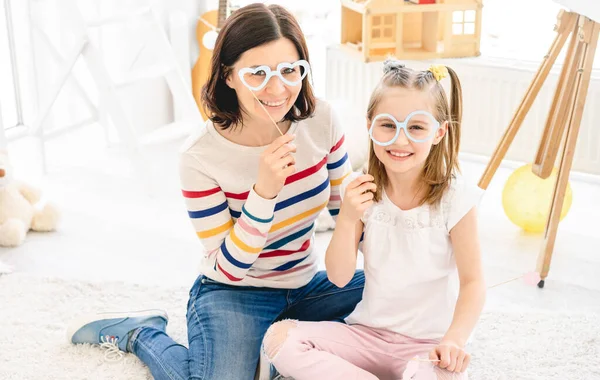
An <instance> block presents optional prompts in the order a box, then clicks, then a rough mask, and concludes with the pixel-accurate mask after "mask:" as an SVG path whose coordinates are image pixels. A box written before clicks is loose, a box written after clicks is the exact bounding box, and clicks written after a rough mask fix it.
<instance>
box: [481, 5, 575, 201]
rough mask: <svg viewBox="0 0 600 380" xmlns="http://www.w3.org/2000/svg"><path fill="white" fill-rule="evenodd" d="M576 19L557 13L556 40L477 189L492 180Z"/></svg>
mask: <svg viewBox="0 0 600 380" xmlns="http://www.w3.org/2000/svg"><path fill="white" fill-rule="evenodd" d="M576 17H577V16H576V14H575V13H572V12H564V10H562V9H561V11H560V12H559V14H558V22H557V27H556V30H557V32H558V33H557V35H556V38H555V39H554V42H553V43H552V47H551V48H550V51H549V53H548V54H547V55H546V56H545V57H544V61H543V62H542V65H541V66H540V68H539V69H538V71H537V72H536V74H535V77H534V79H533V81H532V82H531V84H530V85H529V88H528V89H527V92H526V93H525V96H524V97H523V100H522V101H521V103H520V105H519V107H518V108H517V111H516V112H515V113H514V115H513V118H512V120H511V122H510V124H509V126H508V128H507V130H506V131H505V132H504V135H503V136H502V139H501V140H500V142H499V144H498V146H497V147H496V150H495V151H494V153H493V154H492V157H491V160H490V162H489V163H488V165H487V167H486V168H485V171H484V173H483V175H482V177H481V179H480V180H479V187H480V188H481V189H483V190H485V189H487V187H488V185H489V183H490V181H491V180H492V177H493V176H494V174H495V173H496V170H498V167H499V166H500V163H501V162H502V160H503V159H504V156H505V155H506V151H507V150H508V148H509V147H510V144H511V143H512V141H513V140H514V138H515V135H516V134H517V132H518V130H519V128H520V127H521V124H522V123H523V120H524V119H525V116H526V115H527V113H528V112H529V110H530V109H531V105H532V104H533V102H534V100H535V98H536V97H537V95H538V93H539V92H540V89H541V87H542V85H543V84H544V81H545V80H546V78H547V77H548V74H549V73H550V69H551V68H552V65H554V62H555V61H556V57H557V56H558V54H559V53H560V51H561V50H562V48H563V46H564V44H565V42H566V40H567V38H568V37H569V34H570V33H571V31H572V30H573V27H574V24H575V19H576Z"/></svg>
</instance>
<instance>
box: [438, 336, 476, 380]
mask: <svg viewBox="0 0 600 380" xmlns="http://www.w3.org/2000/svg"><path fill="white" fill-rule="evenodd" d="M429 359H431V360H439V362H437V365H438V367H440V368H443V369H445V370H447V371H450V372H464V371H465V370H466V369H467V367H468V366H469V362H470V361H471V355H469V354H467V353H466V352H465V351H464V349H462V348H461V347H460V346H459V345H458V344H456V343H454V342H449V341H446V342H441V343H440V344H439V345H437V346H436V347H435V348H434V349H433V350H431V352H430V353H429Z"/></svg>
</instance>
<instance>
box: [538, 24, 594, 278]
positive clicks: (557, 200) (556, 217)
mask: <svg viewBox="0 0 600 380" xmlns="http://www.w3.org/2000/svg"><path fill="white" fill-rule="evenodd" d="M599 33H600V24H598V23H596V22H594V21H591V20H590V19H588V18H584V17H582V18H581V19H580V32H579V35H580V36H581V38H582V40H583V41H581V43H583V44H584V45H585V46H584V48H583V50H582V54H581V61H580V66H579V68H578V70H577V76H576V78H575V79H576V81H575V86H574V91H575V96H574V99H573V112H572V114H571V117H570V118H569V121H568V125H567V136H566V139H565V146H564V149H563V152H562V156H561V160H560V167H559V172H558V177H557V179H556V184H555V188H554V197H553V199H552V206H551V208H550V215H549V218H548V222H547V224H546V231H545V234H544V241H543V243H542V248H541V250H540V253H539V256H538V263H537V268H538V273H540V277H541V278H542V281H543V280H544V279H545V278H546V277H548V272H549V271H550V262H551V260H552V251H553V250H554V243H555V240H556V233H557V230H558V223H559V221H560V213H561V211H562V206H563V200H564V197H565V192H566V190H567V184H568V181H569V172H570V170H571V165H572V163H573V156H574V154H575V147H576V145H577V135H578V133H579V127H580V124H581V118H582V115H583V109H584V107H585V100H586V96H587V92H588V88H589V84H590V77H591V74H592V65H593V62H594V54H595V53H596V46H597V44H598V34H599ZM541 284H543V283H541ZM542 286H543V285H542Z"/></svg>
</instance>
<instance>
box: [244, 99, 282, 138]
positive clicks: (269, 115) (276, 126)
mask: <svg viewBox="0 0 600 380" xmlns="http://www.w3.org/2000/svg"><path fill="white" fill-rule="evenodd" d="M250 92H251V93H252V96H254V99H256V101H257V102H258V104H260V106H261V107H262V109H263V110H264V111H265V113H266V114H267V116H268V117H269V119H271V121H272V122H273V125H275V128H277V130H278V131H279V134H280V135H281V136H283V132H281V129H279V126H278V125H277V123H276V122H275V120H273V118H272V117H271V114H270V113H269V111H267V109H266V108H265V106H263V104H262V103H261V102H260V100H258V98H257V97H256V94H254V91H252V90H250Z"/></svg>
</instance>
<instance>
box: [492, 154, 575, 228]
mask: <svg viewBox="0 0 600 380" xmlns="http://www.w3.org/2000/svg"><path fill="white" fill-rule="evenodd" d="M557 175H558V170H557V169H556V168H554V170H552V174H551V175H550V176H549V177H548V178H546V179H541V178H540V177H538V176H537V175H535V174H534V173H533V172H532V171H531V164H527V165H524V166H521V167H520V168H519V169H517V170H515V172H514V173H512V174H511V175H510V177H508V180H507V181H506V184H505V185H504V190H503V191H502V207H503V208H504V212H505V213H506V216H508V219H510V220H511V222H513V223H514V224H516V225H517V226H519V227H521V228H522V229H523V230H525V231H527V232H543V231H544V230H545V229H546V222H547V220H548V214H549V213H550V205H551V204H552V197H553V193H554V184H555V183H556V177H557ZM572 201H573V194H572V191H571V186H570V184H568V183H567V191H566V193H565V198H564V200H563V207H562V210H561V213H560V220H563V218H564V217H565V216H566V215H567V213H568V212H569V209H570V208H571V203H572Z"/></svg>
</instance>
